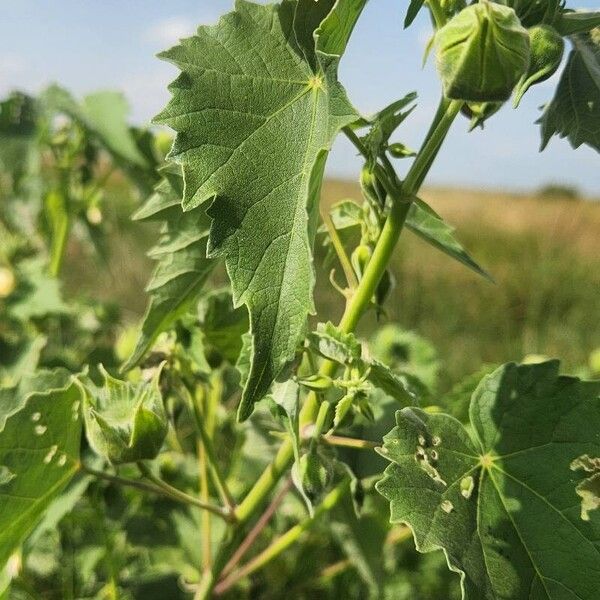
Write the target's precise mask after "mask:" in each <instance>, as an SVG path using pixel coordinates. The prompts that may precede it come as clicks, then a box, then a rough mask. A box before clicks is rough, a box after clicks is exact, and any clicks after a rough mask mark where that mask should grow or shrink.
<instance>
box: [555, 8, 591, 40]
mask: <svg viewBox="0 0 600 600" xmlns="http://www.w3.org/2000/svg"><path fill="white" fill-rule="evenodd" d="M553 25H554V27H555V28H556V30H557V31H558V32H559V33H560V34H561V35H563V36H567V35H574V34H576V33H585V32H587V31H591V30H592V29H594V27H600V11H595V12H586V11H573V12H563V13H562V14H561V15H560V16H559V17H558V19H557V20H556V21H555V22H554V23H553Z"/></svg>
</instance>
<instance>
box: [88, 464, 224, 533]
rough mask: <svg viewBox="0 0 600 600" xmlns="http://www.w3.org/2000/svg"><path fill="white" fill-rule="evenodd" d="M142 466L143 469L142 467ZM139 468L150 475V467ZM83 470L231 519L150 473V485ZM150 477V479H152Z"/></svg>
mask: <svg viewBox="0 0 600 600" xmlns="http://www.w3.org/2000/svg"><path fill="white" fill-rule="evenodd" d="M140 465H142V467H140ZM138 467H139V468H140V471H142V473H143V474H144V476H146V472H148V473H150V470H149V469H148V467H146V466H145V465H143V464H142V463H138ZM81 470H82V471H84V472H86V473H89V474H90V475H93V476H94V477H98V479H104V480H106V481H110V482H111V483H116V484H117V485H124V486H127V487H133V488H136V489H138V490H142V491H143V492H150V493H152V494H158V495H159V496H165V497H167V498H170V499H171V500H175V501H176V502H180V503H181V504H191V505H193V506H197V507H198V508H202V509H204V510H208V511H210V512H212V513H213V514H215V515H218V516H219V517H221V518H222V519H224V520H225V521H227V520H229V519H230V516H229V514H228V513H226V512H225V511H224V510H223V509H222V508H220V507H218V506H213V505H212V504H205V503H204V502H201V501H200V500H198V499H196V498H194V497H193V496H190V495H189V494H186V493H185V492H182V491H181V490H178V489H177V488H174V487H173V486H171V485H169V484H168V483H166V482H165V481H163V480H162V479H159V478H158V477H155V476H154V475H152V473H150V477H151V478H152V479H151V481H152V483H148V482H146V481H140V480H137V479H126V478H125V477H119V476H118V475H111V474H110V473H104V472H103V471H96V469H92V468H91V467H87V466H86V465H81ZM150 477H148V478H149V479H150Z"/></svg>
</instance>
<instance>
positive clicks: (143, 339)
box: [123, 166, 218, 370]
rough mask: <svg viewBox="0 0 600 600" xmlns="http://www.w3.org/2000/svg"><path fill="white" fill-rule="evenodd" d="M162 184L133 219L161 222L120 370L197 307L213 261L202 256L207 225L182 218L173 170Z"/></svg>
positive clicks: (194, 214) (199, 215)
mask: <svg viewBox="0 0 600 600" xmlns="http://www.w3.org/2000/svg"><path fill="white" fill-rule="evenodd" d="M163 176H164V177H163V180H162V181H161V182H160V183H159V184H158V185H157V186H156V189H155V191H154V194H152V195H151V196H150V197H149V198H148V200H147V201H146V203H145V204H144V205H143V206H142V207H141V208H140V209H139V210H138V212H137V213H136V214H135V215H134V219H137V220H140V221H141V220H147V221H152V220H158V221H162V222H163V227H162V231H161V236H160V239H159V241H158V244H157V245H156V246H154V248H152V249H151V250H150V252H149V253H148V254H149V256H150V257H151V258H153V259H154V260H156V261H158V264H157V266H156V268H155V270H154V273H153V275H152V279H151V280H150V283H148V286H147V287H146V291H147V292H148V293H149V294H150V301H149V303H148V307H147V308H146V314H145V315H144V319H143V321H142V327H141V332H140V336H139V339H138V342H137V344H136V347H135V349H134V351H133V353H132V355H131V356H130V357H129V359H128V360H127V362H126V364H125V365H124V366H123V370H128V369H131V368H133V367H134V366H135V365H136V364H138V363H139V362H140V361H141V360H142V358H143V357H144V355H145V354H146V352H147V351H148V349H149V348H150V347H151V346H152V344H153V343H154V341H155V340H156V338H157V337H158V335H159V334H160V333H162V332H163V331H166V330H168V329H169V328H170V327H172V326H173V324H174V323H175V322H176V321H177V320H178V319H179V318H181V317H182V316H183V315H185V314H186V313H187V312H188V311H189V310H190V309H191V308H192V307H193V305H194V303H195V302H197V300H198V298H199V296H200V294H201V292H202V290H203V288H204V284H205V283H206V280H207V279H208V277H209V276H210V274H211V273H212V271H213V269H214V268H215V266H216V265H217V263H218V261H217V260H214V259H211V258H208V257H207V256H206V244H207V240H208V229H209V225H210V219H209V218H208V217H207V216H206V213H205V212H204V209H203V208H202V207H199V208H197V209H195V210H191V211H189V212H186V213H184V212H183V211H182V210H181V206H180V200H181V194H182V193H183V189H182V188H183V180H182V178H181V174H180V171H179V169H178V168H176V167H174V166H169V167H167V168H166V169H163Z"/></svg>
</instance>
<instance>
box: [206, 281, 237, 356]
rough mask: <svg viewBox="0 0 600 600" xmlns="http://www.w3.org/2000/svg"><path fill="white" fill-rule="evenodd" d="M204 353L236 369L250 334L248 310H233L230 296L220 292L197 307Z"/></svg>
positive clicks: (213, 293)
mask: <svg viewBox="0 0 600 600" xmlns="http://www.w3.org/2000/svg"><path fill="white" fill-rule="evenodd" d="M198 317H199V319H200V327H201V329H202V339H203V345H204V348H205V352H207V353H217V354H218V355H219V356H220V357H221V358H223V359H225V360H226V361H228V362H229V363H230V364H232V365H235V364H236V362H237V360H238V358H239V356H240V353H241V351H242V345H243V342H242V336H243V335H244V334H245V333H246V332H247V331H248V314H247V312H246V309H245V308H243V307H242V308H234V306H233V300H232V297H231V292H230V291H229V290H217V291H214V292H212V293H210V294H209V295H208V296H207V297H206V298H202V299H201V300H200V303H199V304H198Z"/></svg>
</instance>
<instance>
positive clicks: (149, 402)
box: [79, 366, 168, 464]
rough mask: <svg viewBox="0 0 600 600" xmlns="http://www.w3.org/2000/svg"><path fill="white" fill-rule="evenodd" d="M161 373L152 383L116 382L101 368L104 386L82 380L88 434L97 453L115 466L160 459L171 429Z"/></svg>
mask: <svg viewBox="0 0 600 600" xmlns="http://www.w3.org/2000/svg"><path fill="white" fill-rule="evenodd" d="M161 370H162V369H161V368H159V369H157V370H156V373H155V374H154V376H153V377H152V380H151V381H141V382H139V383H130V382H127V381H119V380H118V379H114V378H113V377H111V376H110V375H109V374H108V373H107V372H106V371H105V370H104V368H103V367H102V366H100V372H101V374H102V377H103V378H104V383H103V385H102V386H101V387H99V386H96V385H95V384H94V383H93V382H92V380H91V379H90V378H89V377H86V376H84V377H80V380H79V384H80V387H81V390H82V393H83V416H84V420H85V433H86V436H87V439H88V441H89V443H90V446H91V447H92V448H93V449H94V451H95V452H96V453H97V454H99V455H100V456H102V457H104V458H107V459H108V460H110V462H112V463H113V464H121V463H128V462H135V461H138V460H146V459H153V458H156V456H157V455H158V453H159V452H160V449H161V447H162V444H163V442H164V440H165V436H166V435H167V430H168V420H167V415H166V412H165V408H164V405H163V399H162V394H161V391H160V388H159V379H160V374H161Z"/></svg>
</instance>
